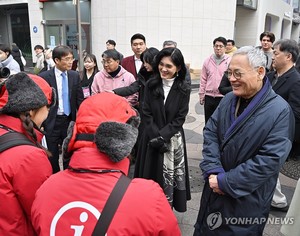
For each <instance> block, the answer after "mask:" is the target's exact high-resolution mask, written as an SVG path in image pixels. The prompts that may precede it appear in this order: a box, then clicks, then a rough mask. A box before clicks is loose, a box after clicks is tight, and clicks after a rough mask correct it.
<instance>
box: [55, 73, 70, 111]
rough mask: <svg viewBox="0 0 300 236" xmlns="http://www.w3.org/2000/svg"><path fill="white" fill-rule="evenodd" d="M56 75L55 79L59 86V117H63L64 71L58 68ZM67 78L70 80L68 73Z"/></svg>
mask: <svg viewBox="0 0 300 236" xmlns="http://www.w3.org/2000/svg"><path fill="white" fill-rule="evenodd" d="M65 72H66V71H65ZM54 73H55V79H56V85H57V94H58V110H57V115H63V114H64V106H63V98H62V79H63V78H62V75H61V73H63V72H62V71H60V70H59V69H57V68H56V67H55V68H54ZM66 75H67V78H68V73H67V72H66Z"/></svg>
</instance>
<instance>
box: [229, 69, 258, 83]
mask: <svg viewBox="0 0 300 236" xmlns="http://www.w3.org/2000/svg"><path fill="white" fill-rule="evenodd" d="M256 69H257V67H255V68H253V69H250V70H247V71H245V72H240V71H237V70H234V71H230V70H227V71H225V72H224V74H225V76H226V77H227V78H228V79H230V77H231V76H232V75H233V77H234V78H235V79H237V80H239V79H241V78H242V75H243V74H246V73H247V72H250V71H253V70H256Z"/></svg>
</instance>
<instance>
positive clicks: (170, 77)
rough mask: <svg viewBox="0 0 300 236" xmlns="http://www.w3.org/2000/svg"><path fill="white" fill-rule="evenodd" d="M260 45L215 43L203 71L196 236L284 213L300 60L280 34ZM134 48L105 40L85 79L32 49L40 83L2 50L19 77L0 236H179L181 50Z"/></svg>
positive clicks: (0, 112) (2, 178) (3, 101)
mask: <svg viewBox="0 0 300 236" xmlns="http://www.w3.org/2000/svg"><path fill="white" fill-rule="evenodd" d="M260 41H261V46H258V47H254V46H244V47H240V48H237V47H236V46H235V41H234V40H232V39H226V38H224V37H221V36H220V37H217V38H215V39H214V40H213V41H212V46H213V54H211V55H210V56H209V57H208V58H207V59H206V60H205V61H204V63H203V67H202V73H201V80H200V87H199V102H200V104H201V105H203V106H204V115H205V127H204V130H203V138H204V143H203V150H202V156H203V160H202V161H201V163H199V164H200V168H201V170H202V173H203V177H204V181H205V184H204V188H203V191H202V196H201V200H200V203H201V204H200V209H199V213H198V217H197V219H195V231H194V236H198V235H199V236H200V235H262V233H263V230H264V227H265V224H266V219H267V218H268V215H269V211H270V209H275V210H281V211H287V210H288V209H289V205H288V202H287V199H286V197H285V195H284V194H283V193H282V192H281V185H280V181H279V178H278V176H279V171H280V168H281V166H282V165H283V164H284V162H285V161H286V160H287V159H288V158H294V159H299V160H300V150H299V147H300V145H299V142H300V137H299V134H300V133H299V124H300V97H299V95H298V94H299V91H300V74H299V72H298V71H297V67H296V61H297V59H298V54H299V48H298V45H297V43H296V42H294V41H293V40H289V39H283V40H278V41H275V36H274V34H273V33H271V32H263V33H262V34H261V35H260ZM273 43H274V44H273ZM130 44H131V49H132V51H133V53H134V55H132V56H127V57H124V56H123V54H122V53H120V52H119V51H117V50H116V42H115V41H114V40H112V39H109V40H107V42H106V50H105V51H104V52H103V53H102V54H101V63H102V65H103V66H102V67H101V68H100V67H98V62H97V58H96V56H95V55H94V54H92V53H90V52H86V51H85V53H84V54H83V55H82V57H83V58H82V61H83V65H84V68H83V71H80V72H78V71H76V70H73V65H74V60H75V58H74V55H73V51H72V49H71V48H70V47H68V46H64V45H60V46H56V47H55V48H53V49H49V48H46V49H44V47H43V46H41V45H36V46H35V47H34V51H35V53H36V63H35V67H34V70H33V73H32V74H30V73H24V72H22V71H24V62H22V61H23V59H21V57H22V55H23V54H22V51H21V50H20V49H19V48H18V46H17V45H15V44H14V45H12V46H13V47H12V48H11V47H9V46H7V45H0V67H7V68H9V69H10V72H11V76H9V77H8V78H3V80H2V82H1V84H0V152H1V154H0V155H1V161H0V173H1V174H0V183H1V184H0V185H1V186H0V205H1V207H2V208H1V209H3V210H2V211H1V212H0V235H62V234H64V235H100V233H99V232H100V231H98V230H99V227H98V224H100V225H101V226H103V228H104V229H105V232H103V233H104V234H105V233H106V232H107V234H108V235H181V232H180V229H179V226H178V222H177V219H176V217H175V215H174V212H173V209H174V210H176V211H178V212H185V211H187V201H189V200H190V199H191V191H190V182H189V179H190V178H189V168H188V153H187V148H186V141H185V133H184V129H183V124H184V122H185V119H186V116H187V114H188V111H189V101H190V93H191V77H190V73H189V71H188V68H187V66H186V64H185V60H184V56H183V54H182V52H181V51H180V49H179V48H178V47H177V43H176V42H175V41H172V40H166V41H165V42H164V43H163V48H162V49H161V50H159V49H157V48H154V47H149V48H148V47H147V44H146V38H145V36H144V35H142V34H140V33H137V34H134V35H133V36H132V37H131V39H130ZM41 140H43V142H42V141H41ZM2 146H3V147H2ZM132 164H134V168H135V169H134V174H133V176H131V178H128V177H125V176H128V174H129V167H130V165H132ZM121 181H123V182H121ZM125 182H126V183H127V184H126V185H125V184H124V183H125ZM116 196H118V197H116ZM113 199H114V200H113ZM116 199H118V200H116ZM111 201H115V202H114V205H116V207H112V202H111ZM295 201H296V200H295ZM294 204H295V203H294ZM230 217H244V218H247V219H248V221H247V223H246V224H243V223H241V224H236V223H234V222H231V221H230V220H226V219H230ZM257 219H260V221H257ZM104 226H105V227H104ZM291 227H292V226H291ZM100 228H101V227H100ZM284 230H285V231H288V230H290V231H293V229H284ZM104 234H103V235H104Z"/></svg>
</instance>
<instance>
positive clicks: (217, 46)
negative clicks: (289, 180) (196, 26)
mask: <svg viewBox="0 0 300 236" xmlns="http://www.w3.org/2000/svg"><path fill="white" fill-rule="evenodd" d="M224 47H225V46H224V45H214V48H221V49H222V48H224Z"/></svg>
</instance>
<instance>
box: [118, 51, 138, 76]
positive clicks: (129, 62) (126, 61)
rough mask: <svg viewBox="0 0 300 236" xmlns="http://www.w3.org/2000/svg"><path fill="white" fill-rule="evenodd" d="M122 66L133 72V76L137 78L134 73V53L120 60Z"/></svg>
mask: <svg viewBox="0 0 300 236" xmlns="http://www.w3.org/2000/svg"><path fill="white" fill-rule="evenodd" d="M122 67H123V68H124V69H125V70H127V71H128V72H130V73H131V74H133V76H134V78H135V79H137V73H136V68H135V61H134V55H133V56H129V57H125V58H123V60H122Z"/></svg>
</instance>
